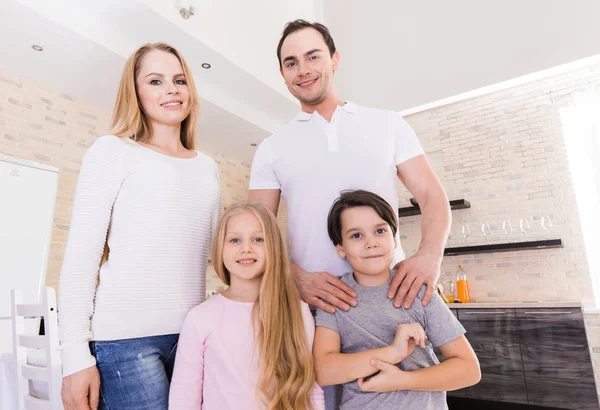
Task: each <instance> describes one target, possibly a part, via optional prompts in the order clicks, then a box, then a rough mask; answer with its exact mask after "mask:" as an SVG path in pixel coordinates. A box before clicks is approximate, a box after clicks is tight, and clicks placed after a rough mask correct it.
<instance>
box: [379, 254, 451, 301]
mask: <svg viewBox="0 0 600 410" xmlns="http://www.w3.org/2000/svg"><path fill="white" fill-rule="evenodd" d="M440 265H441V258H439V257H437V256H434V255H429V254H427V253H425V252H418V253H417V254H416V255H414V256H411V257H410V258H408V259H405V260H403V261H402V262H399V263H398V264H396V266H394V270H396V275H395V276H394V279H392V283H391V284H390V289H389V291H388V298H390V299H394V306H395V307H397V308H400V307H401V306H402V303H403V302H404V308H405V309H409V308H410V307H411V306H412V304H413V302H414V300H415V298H416V297H417V294H418V293H419V290H420V289H421V286H423V285H426V286H427V290H426V292H425V295H424V296H423V298H422V300H421V302H422V303H423V306H427V304H428V303H429V302H430V301H431V298H432V297H433V292H434V290H435V284H436V282H437V280H438V278H439V276H440Z"/></svg>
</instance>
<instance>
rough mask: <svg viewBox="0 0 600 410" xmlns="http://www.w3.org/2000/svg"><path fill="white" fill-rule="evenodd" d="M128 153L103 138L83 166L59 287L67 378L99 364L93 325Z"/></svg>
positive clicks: (117, 142) (112, 139) (116, 140)
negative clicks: (100, 272)
mask: <svg viewBox="0 0 600 410" xmlns="http://www.w3.org/2000/svg"><path fill="white" fill-rule="evenodd" d="M125 147H126V145H125V144H124V143H123V141H120V140H119V138H118V137H115V136H105V137H101V138H99V139H98V140H97V141H96V142H95V143H94V145H92V147H90V149H89V150H88V151H87V152H86V154H85V157H84V159H83V162H82V165H81V171H80V174H79V179H78V182H77V190H76V193H75V203H74V205H73V212H72V217H71V224H70V227H69V240H68V242H67V248H66V251H65V257H64V261H63V266H62V271H61V274H60V283H59V287H60V298H59V322H60V326H59V331H60V336H61V347H62V350H63V354H62V356H63V375H64V376H68V375H71V374H74V373H77V372H79V371H81V370H83V369H86V368H89V367H91V366H94V365H95V364H96V361H95V359H94V357H93V356H92V355H91V353H90V348H89V341H90V339H91V331H90V319H91V317H92V314H93V312H94V296H95V293H96V286H97V284H98V270H99V267H100V261H101V259H102V255H103V253H104V245H105V243H106V235H107V232H108V226H109V224H110V218H111V212H112V207H113V204H114V202H115V199H116V197H117V194H118V192H119V189H120V188H121V183H122V180H123V171H122V169H121V164H122V161H121V156H122V154H123V150H124V148H125Z"/></svg>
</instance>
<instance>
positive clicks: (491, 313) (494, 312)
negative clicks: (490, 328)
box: [459, 310, 508, 315]
mask: <svg viewBox="0 0 600 410" xmlns="http://www.w3.org/2000/svg"><path fill="white" fill-rule="evenodd" d="M503 313H508V312H507V311H504V310H502V311H497V310H494V311H492V312H460V313H459V315H460V314H464V315H501V314H503Z"/></svg>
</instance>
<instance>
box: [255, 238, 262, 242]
mask: <svg viewBox="0 0 600 410" xmlns="http://www.w3.org/2000/svg"><path fill="white" fill-rule="evenodd" d="M264 241H265V240H264V239H263V238H254V242H259V243H260V242H264Z"/></svg>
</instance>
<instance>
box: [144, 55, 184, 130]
mask: <svg viewBox="0 0 600 410" xmlns="http://www.w3.org/2000/svg"><path fill="white" fill-rule="evenodd" d="M136 82H137V90H138V96H139V99H140V103H141V105H142V107H143V108H144V112H145V113H146V115H147V116H148V118H149V119H150V123H153V124H161V125H179V124H181V122H182V121H183V120H185V119H186V117H187V116H188V115H189V113H190V90H189V88H188V85H187V79H186V78H185V74H184V73H183V68H182V67H181V63H180V62H179V59H178V58H177V57H176V56H175V55H173V54H171V53H168V52H165V51H160V50H152V51H150V52H149V53H148V54H146V55H145V56H144V57H143V58H142V61H141V66H140V70H139V73H138V74H137V79H136Z"/></svg>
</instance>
